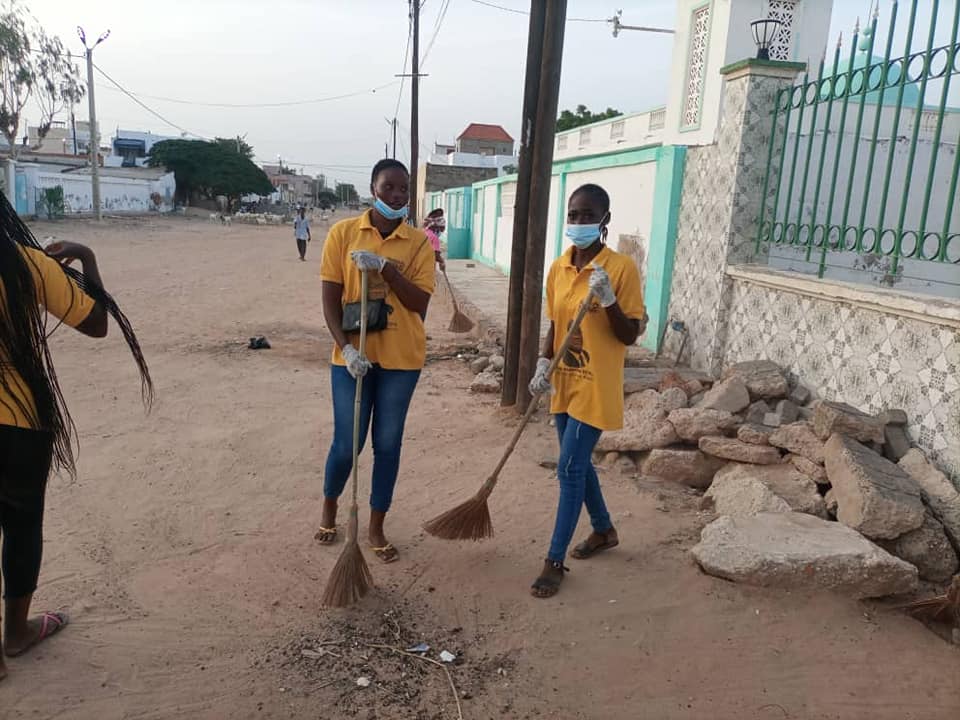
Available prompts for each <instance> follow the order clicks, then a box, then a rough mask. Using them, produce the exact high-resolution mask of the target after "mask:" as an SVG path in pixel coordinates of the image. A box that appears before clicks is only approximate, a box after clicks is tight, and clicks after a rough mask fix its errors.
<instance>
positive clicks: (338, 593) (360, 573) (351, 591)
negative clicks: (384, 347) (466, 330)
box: [322, 270, 373, 607]
mask: <svg viewBox="0 0 960 720" xmlns="http://www.w3.org/2000/svg"><path fill="white" fill-rule="evenodd" d="M368 287H369V278H368V277H367V271H366V270H361V271H360V348H359V351H360V357H362V358H366V349H367V290H368ZM362 393H363V377H362V376H361V377H358V378H357V389H356V392H355V393H354V398H353V478H352V483H351V484H352V486H353V487H352V489H351V492H352V498H351V503H350V519H349V521H348V522H347V542H346V544H345V545H344V547H343V552H341V553H340V557H339V558H338V559H337V564H336V565H334V566H333V570H331V571H330V577H329V579H328V580H327V587H326V589H325V590H324V592H323V600H322V602H323V604H324V605H325V606H326V607H346V606H347V605H351V604H352V603H355V602H356V601H357V600H359V599H360V598H362V597H363V596H364V595H366V594H367V591H369V590H370V588H371V587H373V575H372V574H371V573H370V568H369V567H367V561H366V560H365V559H364V557H363V553H362V552H361V550H360V543H359V542H358V540H357V534H358V525H359V523H358V521H357V513H358V507H357V494H358V487H359V485H360V459H359V457H360V399H361V397H362Z"/></svg>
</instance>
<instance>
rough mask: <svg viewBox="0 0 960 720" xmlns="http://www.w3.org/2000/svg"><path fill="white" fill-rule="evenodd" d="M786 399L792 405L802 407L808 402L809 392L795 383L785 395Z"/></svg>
mask: <svg viewBox="0 0 960 720" xmlns="http://www.w3.org/2000/svg"><path fill="white" fill-rule="evenodd" d="M787 399H788V400H789V401H790V402H792V403H793V404H794V405H798V406H801V407H802V406H803V405H806V404H807V403H808V402H810V391H809V390H808V389H807V388H806V387H805V386H803V385H800V384H799V383H797V385H796V387H794V388H793V390H791V391H790V394H789V395H787Z"/></svg>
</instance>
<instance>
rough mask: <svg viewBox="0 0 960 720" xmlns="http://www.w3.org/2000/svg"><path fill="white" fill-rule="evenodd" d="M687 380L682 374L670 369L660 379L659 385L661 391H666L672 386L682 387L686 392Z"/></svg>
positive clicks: (658, 388)
mask: <svg viewBox="0 0 960 720" xmlns="http://www.w3.org/2000/svg"><path fill="white" fill-rule="evenodd" d="M686 385H687V381H686V380H684V379H683V377H681V376H680V374H679V373H676V372H673V371H670V372H668V373H667V374H666V375H664V376H663V377H662V378H661V379H660V385H659V387H657V390H659V391H660V392H661V393H664V392H666V391H667V390H669V389H670V388H680V389H681V390H683V391H684V392H686Z"/></svg>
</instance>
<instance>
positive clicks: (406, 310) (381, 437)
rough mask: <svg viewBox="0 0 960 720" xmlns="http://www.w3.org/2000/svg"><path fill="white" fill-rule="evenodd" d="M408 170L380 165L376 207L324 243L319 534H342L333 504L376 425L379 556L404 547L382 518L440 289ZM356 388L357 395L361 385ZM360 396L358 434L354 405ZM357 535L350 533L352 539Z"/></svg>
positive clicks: (374, 534) (373, 534)
mask: <svg viewBox="0 0 960 720" xmlns="http://www.w3.org/2000/svg"><path fill="white" fill-rule="evenodd" d="M409 181H410V177H409V174H408V173H407V169H406V168H405V167H404V165H403V164H402V163H400V162H398V161H396V160H393V159H389V158H388V159H384V160H381V161H380V162H378V163H377V164H376V165H375V166H374V168H373V173H372V175H371V178H370V191H371V192H372V194H373V197H374V206H373V208H372V209H371V210H368V211H367V212H365V213H364V214H362V215H360V216H358V217H355V218H351V219H349V220H343V221H341V222H339V223H337V224H336V225H334V226H333V227H332V228H331V229H330V233H329V235H328V236H327V240H326V243H325V244H324V247H323V261H322V265H321V270H320V277H321V280H322V281H323V315H324V318H325V320H326V323H327V327H328V328H329V330H330V334H331V335H332V336H333V341H334V343H335V348H334V351H333V362H332V366H331V368H330V378H331V386H332V394H333V424H334V430H333V444H332V445H331V447H330V452H329V454H328V456H327V463H326V470H325V479H324V486H323V495H324V499H323V515H322V519H321V527H320V529H319V531H318V532H317V534H316V536H315V537H316V539H317V540H318V541H319V542H320V543H323V544H331V543H333V542H334V541H335V540H336V538H337V525H336V522H337V504H338V499H339V497H340V495H341V493H342V492H343V490H344V486H345V485H346V482H347V479H348V477H349V476H350V472H351V469H352V467H353V465H354V455H355V453H359V452H360V450H361V449H362V447H363V445H364V442H365V439H366V436H367V430H368V428H369V427H370V425H371V420H372V424H373V482H372V492H371V495H370V527H369V531H368V532H369V541H370V546H371V548H372V550H373V552H374V553H375V554H376V556H377V557H378V558H379V559H380V560H381V561H383V562H385V563H389V562H393V561H395V560H396V559H397V558H398V557H399V554H398V552H397V549H396V548H395V547H394V546H393V545H392V544H391V543H390V542H389V541H388V540H387V538H386V536H385V534H384V529H383V523H384V519H385V518H386V514H387V511H388V510H389V509H390V503H391V501H392V499H393V490H394V486H395V485H396V482H397V475H398V472H399V468H400V448H401V444H402V440H403V428H404V423H405V421H406V417H407V409H408V408H409V407H410V400H411V399H412V397H413V392H414V389H415V388H416V386H417V381H418V380H419V378H420V371H421V369H422V368H423V364H424V360H425V358H426V332H425V330H424V326H423V317H424V315H425V314H426V311H427V305H428V304H429V302H430V296H431V295H432V293H433V289H434V262H435V256H434V251H433V248H432V247H431V246H430V241H429V240H428V239H427V237H426V235H425V234H424V233H423V231H421V230H418V229H416V228H414V227H412V226H410V225H409V224H407V223H406V222H404V219H405V218H406V216H407V204H408V202H409V199H410V190H409ZM364 277H366V278H367V280H368V283H369V292H368V293H367V295H366V297H365V300H366V303H365V304H366V306H367V308H366V310H367V312H366V313H365V317H366V319H367V323H366V331H367V333H368V335H367V336H366V338H365V340H366V347H365V348H362V351H361V350H358V348H357V347H355V346H354V344H353V343H354V342H357V341H358V340H359V333H360V329H361V322H360V319H361V305H362V303H361V300H362V299H364V298H362V297H361V289H362V285H363V278H364ZM358 384H359V385H360V391H359V392H357V386H358ZM358 395H359V407H360V413H359V415H360V418H359V428H358V437H356V438H355V437H354V403H355V400H356V399H357V396H358ZM355 540H356V538H348V541H349V542H350V544H351V545H352V544H353V543H354V542H355Z"/></svg>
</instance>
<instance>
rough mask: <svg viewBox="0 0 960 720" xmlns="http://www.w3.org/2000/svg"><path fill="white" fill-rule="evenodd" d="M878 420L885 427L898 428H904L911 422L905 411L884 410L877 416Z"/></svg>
mask: <svg viewBox="0 0 960 720" xmlns="http://www.w3.org/2000/svg"><path fill="white" fill-rule="evenodd" d="M877 419H878V420H879V421H880V422H882V423H883V424H884V425H896V426H897V427H904V426H906V424H907V422H908V421H909V420H908V418H907V412H906V411H905V410H884V411H883V412H882V413H880V414H879V415H878V416H877Z"/></svg>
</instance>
